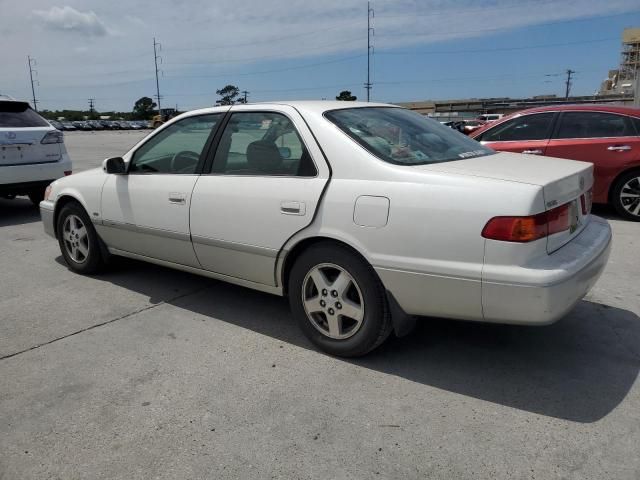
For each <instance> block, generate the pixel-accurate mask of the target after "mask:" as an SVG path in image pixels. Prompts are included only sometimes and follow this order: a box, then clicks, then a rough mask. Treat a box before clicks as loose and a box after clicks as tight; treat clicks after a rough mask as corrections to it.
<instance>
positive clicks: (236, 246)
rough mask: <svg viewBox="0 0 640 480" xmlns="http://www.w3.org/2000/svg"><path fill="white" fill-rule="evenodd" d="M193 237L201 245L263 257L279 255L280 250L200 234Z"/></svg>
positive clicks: (194, 241)
mask: <svg viewBox="0 0 640 480" xmlns="http://www.w3.org/2000/svg"><path fill="white" fill-rule="evenodd" d="M191 239H192V241H193V243H194V244H195V243H197V244H199V245H206V246H208V247H216V248H225V249H228V250H235V251H237V252H243V253H250V254H253V255H261V256H263V257H271V258H275V257H276V256H278V250H274V249H272V248H267V247H259V246H257V245H247V244H244V243H237V242H230V241H227V240H218V239H215V238H209V237H201V236H199V235H192V236H191Z"/></svg>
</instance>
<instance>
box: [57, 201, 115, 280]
mask: <svg viewBox="0 0 640 480" xmlns="http://www.w3.org/2000/svg"><path fill="white" fill-rule="evenodd" d="M56 232H57V236H58V243H59V244H60V251H61V252H62V256H63V257H64V259H65V261H66V262H67V265H68V266H69V268H71V270H73V271H75V272H78V273H83V274H88V273H95V272H97V271H99V270H100V269H101V268H102V267H103V265H104V260H103V258H102V254H101V251H100V244H99V240H98V234H97V233H96V231H95V229H94V228H93V224H92V223H91V220H90V219H89V216H88V215H87V213H86V212H85V211H84V209H83V208H82V207H81V206H80V205H79V204H77V203H69V204H67V205H65V206H64V207H63V208H62V211H61V212H60V215H59V216H58V224H57V228H56Z"/></svg>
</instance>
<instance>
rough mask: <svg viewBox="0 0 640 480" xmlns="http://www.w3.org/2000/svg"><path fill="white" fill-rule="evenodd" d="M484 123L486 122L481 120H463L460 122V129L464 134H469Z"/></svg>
mask: <svg viewBox="0 0 640 480" xmlns="http://www.w3.org/2000/svg"><path fill="white" fill-rule="evenodd" d="M486 123H487V122H483V121H481V120H464V121H463V122H462V125H461V127H462V128H461V129H460V131H461V132H462V133H464V134H465V135H471V133H473V132H475V131H476V130H478V129H479V128H481V127H483V126H484V125H485V124H486Z"/></svg>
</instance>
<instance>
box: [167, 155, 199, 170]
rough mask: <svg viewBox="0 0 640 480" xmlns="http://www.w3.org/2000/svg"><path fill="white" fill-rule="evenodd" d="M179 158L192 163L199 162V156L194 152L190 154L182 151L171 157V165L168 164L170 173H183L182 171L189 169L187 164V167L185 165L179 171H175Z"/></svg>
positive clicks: (189, 166)
mask: <svg viewBox="0 0 640 480" xmlns="http://www.w3.org/2000/svg"><path fill="white" fill-rule="evenodd" d="M180 158H184V159H187V160H193V163H194V164H197V163H198V161H199V160H200V154H199V153H196V152H192V151H191V150H182V151H180V152H178V153H176V154H175V155H174V156H173V157H171V163H170V164H169V168H170V171H172V172H177V171H183V170H186V169H188V168H191V166H192V165H191V164H189V165H186V166H184V165H183V166H182V167H181V168H180V169H179V170H178V169H176V166H177V162H178V159H180Z"/></svg>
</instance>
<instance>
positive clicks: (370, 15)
mask: <svg viewBox="0 0 640 480" xmlns="http://www.w3.org/2000/svg"><path fill="white" fill-rule="evenodd" d="M374 16H375V12H374V11H373V8H371V2H367V83H365V84H364V88H365V89H366V90H367V102H368V101H370V100H371V87H372V84H371V49H372V48H373V46H372V45H371V33H372V32H373V31H374V30H373V28H372V27H371V19H372V18H373V17H374Z"/></svg>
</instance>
